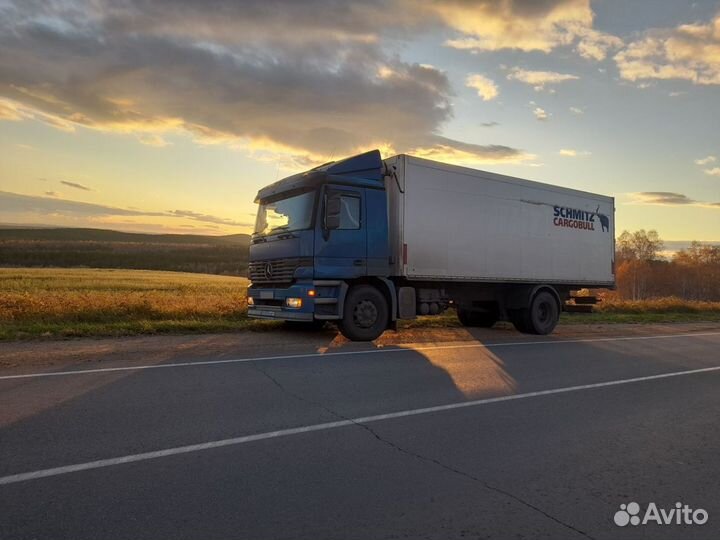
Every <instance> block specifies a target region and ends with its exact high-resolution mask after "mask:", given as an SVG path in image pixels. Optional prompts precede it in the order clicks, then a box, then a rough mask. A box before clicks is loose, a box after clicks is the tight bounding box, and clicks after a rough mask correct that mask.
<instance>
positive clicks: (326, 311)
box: [248, 279, 348, 321]
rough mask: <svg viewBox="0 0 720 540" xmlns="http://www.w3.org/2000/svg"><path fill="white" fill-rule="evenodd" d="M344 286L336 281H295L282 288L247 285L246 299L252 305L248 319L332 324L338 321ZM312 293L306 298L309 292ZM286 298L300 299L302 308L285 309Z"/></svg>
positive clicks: (345, 287) (341, 310) (345, 291)
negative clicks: (252, 302)
mask: <svg viewBox="0 0 720 540" xmlns="http://www.w3.org/2000/svg"><path fill="white" fill-rule="evenodd" d="M347 289H348V286H347V284H346V283H345V282H343V281H340V280H327V279H325V280H323V279H321V280H318V279H316V280H312V281H310V280H307V281H304V280H303V281H298V282H296V283H295V284H293V285H290V286H288V287H286V288H277V287H263V286H262V285H250V287H248V297H249V298H252V299H253V301H254V303H255V305H253V306H250V305H248V317H252V318H255V319H274V320H278V321H312V320H319V321H332V320H337V319H340V318H341V314H342V312H343V300H344V298H345V294H346V293H347ZM311 290H313V291H315V295H314V296H310V294H308V293H309V291H311ZM286 298H302V307H300V308H289V307H287V306H286V305H285V299H286Z"/></svg>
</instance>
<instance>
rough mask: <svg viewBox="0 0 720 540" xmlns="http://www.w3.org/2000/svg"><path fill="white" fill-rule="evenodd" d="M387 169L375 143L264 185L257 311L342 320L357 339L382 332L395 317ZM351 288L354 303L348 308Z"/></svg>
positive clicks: (252, 269) (254, 294) (254, 276)
mask: <svg viewBox="0 0 720 540" xmlns="http://www.w3.org/2000/svg"><path fill="white" fill-rule="evenodd" d="M385 172H386V171H385V170H384V164H383V161H382V159H381V156H380V152H379V151H377V150H374V151H371V152H367V153H365V154H361V155H358V156H354V157H351V158H348V159H346V160H343V161H337V162H333V163H328V164H326V165H322V166H320V167H316V168H314V169H311V170H309V171H307V172H304V173H300V174H296V175H293V176H290V177H288V178H285V179H283V180H280V181H278V182H275V183H274V184H271V185H269V186H267V187H265V188H263V189H261V190H260V191H259V192H258V194H257V198H256V199H255V202H256V203H258V205H259V207H258V214H257V220H256V225H255V231H254V233H253V235H252V240H251V245H250V258H249V277H250V280H251V285H250V287H249V289H248V315H249V316H250V317H254V318H263V319H275V320H284V321H304V322H307V323H311V322H313V321H338V323H339V326H340V329H341V331H342V332H343V333H344V334H345V335H347V336H348V337H349V338H351V339H356V340H367V339H375V338H376V337H377V336H379V335H380V334H381V333H382V332H383V331H384V330H385V329H386V328H388V326H390V325H391V324H392V321H393V320H394V319H395V318H396V317H395V316H394V313H393V311H394V310H393V305H394V300H393V299H394V298H395V290H394V285H393V283H392V281H391V280H390V279H389V277H390V276H389V272H390V264H391V262H392V261H391V259H390V250H389V243H388V209H387V197H386V193H385V180H384V176H385ZM351 289H352V295H351V296H352V301H353V302H354V305H353V306H352V312H351V313H350V314H349V315H348V314H347V313H346V306H345V304H346V300H348V294H349V293H350V292H351ZM346 315H347V316H346ZM348 319H349V320H348Z"/></svg>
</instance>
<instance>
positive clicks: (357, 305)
mask: <svg viewBox="0 0 720 540" xmlns="http://www.w3.org/2000/svg"><path fill="white" fill-rule="evenodd" d="M388 315H389V310H388V305H387V300H385V296H383V294H382V293H381V292H380V291H378V290H377V289H376V288H375V287H373V286H372V285H358V286H356V287H353V288H352V289H350V291H349V292H348V294H347V296H346V297H345V306H344V310H343V318H342V319H341V320H340V321H339V323H338V328H339V329H340V333H341V334H342V335H343V336H345V337H346V338H348V339H349V340H351V341H372V340H373V339H377V338H378V337H380V335H381V334H382V333H383V332H384V331H385V329H386V328H387V325H388Z"/></svg>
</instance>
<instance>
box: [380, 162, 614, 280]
mask: <svg viewBox="0 0 720 540" xmlns="http://www.w3.org/2000/svg"><path fill="white" fill-rule="evenodd" d="M385 164H386V165H387V166H388V168H389V169H390V170H392V171H394V174H393V175H392V178H391V180H386V189H387V190H388V202H389V203H388V212H389V219H388V221H389V233H390V234H389V236H390V238H391V250H392V252H393V260H394V261H396V264H397V267H396V269H395V274H396V275H402V276H404V277H405V278H407V279H408V280H412V281H456V282H485V283H547V284H552V285H565V286H570V287H573V288H581V287H613V286H614V283H615V277H614V253H615V250H614V238H615V227H614V214H615V208H614V199H613V198H612V197H607V196H604V195H597V194H594V193H587V192H583V191H578V190H575V189H568V188H563V187H559V186H553V185H549V184H543V183H540V182H533V181H529V180H523V179H520V178H513V177H510V176H504V175H500V174H495V173H491V172H487V171H480V170H475V169H469V168H466V167H458V166H455V165H448V164H445V163H439V162H435V161H430V160H426V159H421V158H417V157H413V156H408V155H399V156H395V157H392V158H389V159H387V160H385Z"/></svg>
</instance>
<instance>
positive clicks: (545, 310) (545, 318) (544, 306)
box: [537, 302, 552, 324]
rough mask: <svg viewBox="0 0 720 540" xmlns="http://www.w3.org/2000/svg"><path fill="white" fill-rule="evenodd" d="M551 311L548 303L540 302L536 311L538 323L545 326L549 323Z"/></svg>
mask: <svg viewBox="0 0 720 540" xmlns="http://www.w3.org/2000/svg"><path fill="white" fill-rule="evenodd" d="M551 310H552V308H551V306H550V303H549V302H541V303H540V305H538V311H537V319H538V322H539V323H541V324H547V323H548V322H550V312H551Z"/></svg>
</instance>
